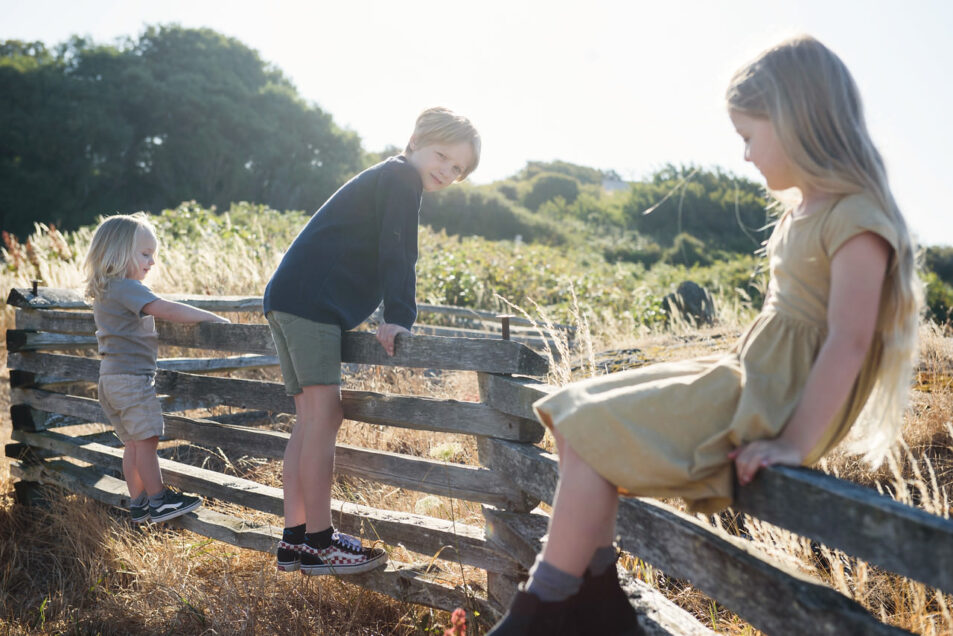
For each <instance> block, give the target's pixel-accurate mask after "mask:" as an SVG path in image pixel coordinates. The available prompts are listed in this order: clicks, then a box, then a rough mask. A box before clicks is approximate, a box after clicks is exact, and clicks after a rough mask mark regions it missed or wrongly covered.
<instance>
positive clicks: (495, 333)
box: [7, 287, 575, 350]
mask: <svg viewBox="0 0 953 636" xmlns="http://www.w3.org/2000/svg"><path fill="white" fill-rule="evenodd" d="M163 297H164V298H167V299H169V300H174V301H177V302H181V303H185V304H187V305H191V306H193V307H198V308H199V309H205V310H208V311H213V312H216V313H233V312H245V313H261V311H262V299H261V297H244V296H201V295H195V294H163ZM7 303H8V304H10V305H12V306H14V307H18V308H20V309H27V310H34V309H39V310H44V311H46V312H51V311H52V310H56V309H66V310H81V309H89V308H90V306H89V304H88V303H87V301H86V299H85V298H84V297H83V295H82V294H81V293H80V292H79V291H77V290H72V289H52V288H47V287H44V288H40V289H38V290H37V294H35V295H34V294H33V292H32V290H30V289H26V288H22V289H13V290H11V291H10V294H9V296H8V298H7ZM63 313H70V312H63ZM417 315H418V318H427V317H436V316H439V317H449V318H450V320H451V321H454V322H460V321H463V322H464V325H463V326H461V325H455V326H444V325H429V324H424V323H418V324H415V325H414V327H413V329H412V331H413V333H415V334H421V335H431V336H445V337H458V338H499V337H500V335H501V333H502V332H503V327H502V325H501V320H502V319H503V318H504V316H501V315H499V314H495V313H493V312H489V311H483V310H479V309H472V308H469V307H453V306H449V305H430V304H419V305H417ZM505 319H506V321H507V323H508V325H509V328H510V332H511V337H512V339H513V340H514V341H516V342H520V343H523V344H526V345H528V346H530V347H533V348H534V349H545V348H547V347H548V348H550V349H553V350H555V341H554V340H553V339H552V337H551V336H550V335H549V334H550V332H555V333H560V334H565V336H566V337H567V338H572V336H573V335H574V334H575V327H571V326H568V325H562V324H548V325H537V324H535V323H533V322H532V321H530V320H528V319H526V318H523V317H520V316H505ZM22 328H24V329H25V328H27V327H22Z"/></svg>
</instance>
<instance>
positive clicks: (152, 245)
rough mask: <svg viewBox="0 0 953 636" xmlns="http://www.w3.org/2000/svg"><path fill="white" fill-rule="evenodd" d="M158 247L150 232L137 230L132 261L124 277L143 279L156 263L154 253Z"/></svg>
mask: <svg viewBox="0 0 953 636" xmlns="http://www.w3.org/2000/svg"><path fill="white" fill-rule="evenodd" d="M158 249H159V242H158V241H157V240H156V237H155V236H154V235H153V234H152V232H149V231H142V232H139V233H138V234H137V235H136V250H135V252H134V253H133V255H132V262H131V263H130V264H129V271H128V272H126V278H131V279H133V280H144V279H145V277H146V274H148V273H149V270H150V269H152V266H153V265H155V264H156V259H155V254H156V251H157V250H158Z"/></svg>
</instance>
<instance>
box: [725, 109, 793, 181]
mask: <svg viewBox="0 0 953 636" xmlns="http://www.w3.org/2000/svg"><path fill="white" fill-rule="evenodd" d="M729 116H730V117H731V123H732V124H734V126H735V131H737V133H738V134H739V135H740V136H741V138H742V140H744V142H745V161H750V162H751V163H753V164H754V166H755V168H757V169H758V171H759V172H760V173H761V175H762V176H763V177H764V180H765V182H766V183H767V186H768V188H770V189H771V190H787V189H788V188H794V187H797V186H798V178H797V177H798V172H797V170H796V169H795V167H794V164H793V163H791V160H790V159H788V157H787V155H786V154H785V153H784V149H783V148H782V147H781V142H780V141H779V140H778V136H777V134H776V133H775V132H774V126H772V125H771V120H770V119H768V118H766V117H753V116H751V115H747V114H745V113H742V112H739V111H737V110H732V111H730V113H729Z"/></svg>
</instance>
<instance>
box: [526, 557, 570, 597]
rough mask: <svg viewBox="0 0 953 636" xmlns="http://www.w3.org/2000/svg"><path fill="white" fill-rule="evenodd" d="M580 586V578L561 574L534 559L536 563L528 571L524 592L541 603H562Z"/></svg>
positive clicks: (561, 572)
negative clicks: (527, 580) (527, 581)
mask: <svg viewBox="0 0 953 636" xmlns="http://www.w3.org/2000/svg"><path fill="white" fill-rule="evenodd" d="M581 586H582V577H581V576H573V575H572V574H569V573H568V572H563V571H562V570H560V569H559V568H557V567H554V566H552V565H550V564H549V563H546V562H545V561H543V560H542V558H540V557H536V563H535V564H534V565H533V567H532V568H531V569H530V571H529V583H528V584H527V585H526V591H527V592H529V593H530V594H533V595H535V596H536V597H537V598H538V599H539V600H541V601H547V602H552V601H563V600H565V599H567V598H569V597H570V596H572V595H573V594H575V593H576V592H578V591H579V588H580V587H581Z"/></svg>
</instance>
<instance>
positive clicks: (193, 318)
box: [142, 298, 231, 323]
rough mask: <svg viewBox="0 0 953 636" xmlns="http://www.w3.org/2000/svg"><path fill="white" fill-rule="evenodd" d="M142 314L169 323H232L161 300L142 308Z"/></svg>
mask: <svg viewBox="0 0 953 636" xmlns="http://www.w3.org/2000/svg"><path fill="white" fill-rule="evenodd" d="M142 313H144V314H149V315H150V316H155V317H156V318H158V319H160V320H167V321H169V322H185V323H189V322H231V321H230V320H229V319H228V318H224V317H222V316H219V315H218V314H213V313H212V312H210V311H205V310H204V309H199V308H198V307H192V306H190V305H185V304H183V303H177V302H173V301H171V300H164V299H162V298H159V299H157V300H153V301H152V302H150V303H147V304H146V305H144V306H143V307H142Z"/></svg>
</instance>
